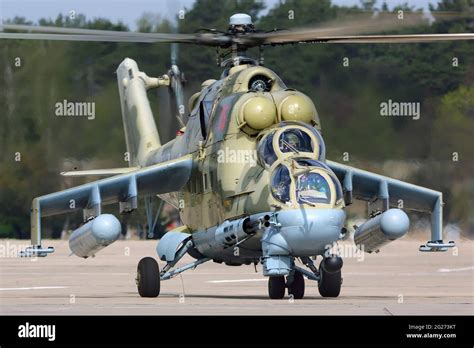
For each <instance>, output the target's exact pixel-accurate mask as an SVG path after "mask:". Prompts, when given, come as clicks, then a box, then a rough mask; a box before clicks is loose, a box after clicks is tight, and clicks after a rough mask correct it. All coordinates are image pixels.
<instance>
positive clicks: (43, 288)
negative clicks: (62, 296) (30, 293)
mask: <svg viewBox="0 0 474 348" xmlns="http://www.w3.org/2000/svg"><path fill="white" fill-rule="evenodd" d="M66 288H67V286H32V287H29V288H0V291H11V290H47V289H66Z"/></svg>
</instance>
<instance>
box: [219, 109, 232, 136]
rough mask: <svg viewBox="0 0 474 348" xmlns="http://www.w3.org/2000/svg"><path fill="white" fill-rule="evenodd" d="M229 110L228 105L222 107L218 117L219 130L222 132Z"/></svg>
mask: <svg viewBox="0 0 474 348" xmlns="http://www.w3.org/2000/svg"><path fill="white" fill-rule="evenodd" d="M229 109H230V105H229V104H224V105H222V109H221V114H220V115H219V118H220V119H219V130H220V131H224V128H225V125H226V123H227V116H228V112H229Z"/></svg>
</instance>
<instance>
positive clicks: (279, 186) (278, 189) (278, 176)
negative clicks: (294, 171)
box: [272, 165, 291, 203]
mask: <svg viewBox="0 0 474 348" xmlns="http://www.w3.org/2000/svg"><path fill="white" fill-rule="evenodd" d="M290 187H291V178H290V172H289V170H288V168H287V167H285V166H282V165H280V166H278V167H277V168H276V169H275V172H274V173H273V177H272V195H273V197H275V198H276V199H278V200H279V201H280V202H283V203H286V202H288V201H289V200H290Z"/></svg>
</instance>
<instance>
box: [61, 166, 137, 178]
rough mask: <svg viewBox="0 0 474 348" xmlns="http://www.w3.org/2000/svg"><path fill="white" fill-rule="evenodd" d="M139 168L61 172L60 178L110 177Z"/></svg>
mask: <svg viewBox="0 0 474 348" xmlns="http://www.w3.org/2000/svg"><path fill="white" fill-rule="evenodd" d="M138 169H140V167H124V168H110V169H90V170H71V171H68V172H61V175H62V176H111V175H118V174H125V173H130V172H133V171H135V170H138Z"/></svg>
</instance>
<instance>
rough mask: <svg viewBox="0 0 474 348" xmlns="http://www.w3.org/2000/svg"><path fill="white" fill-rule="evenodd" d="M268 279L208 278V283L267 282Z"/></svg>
mask: <svg viewBox="0 0 474 348" xmlns="http://www.w3.org/2000/svg"><path fill="white" fill-rule="evenodd" d="M266 281H268V280H267V279H266V278H264V279H262V278H257V279H227V280H208V281H207V282H206V283H213V284H219V283H244V282H266Z"/></svg>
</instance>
